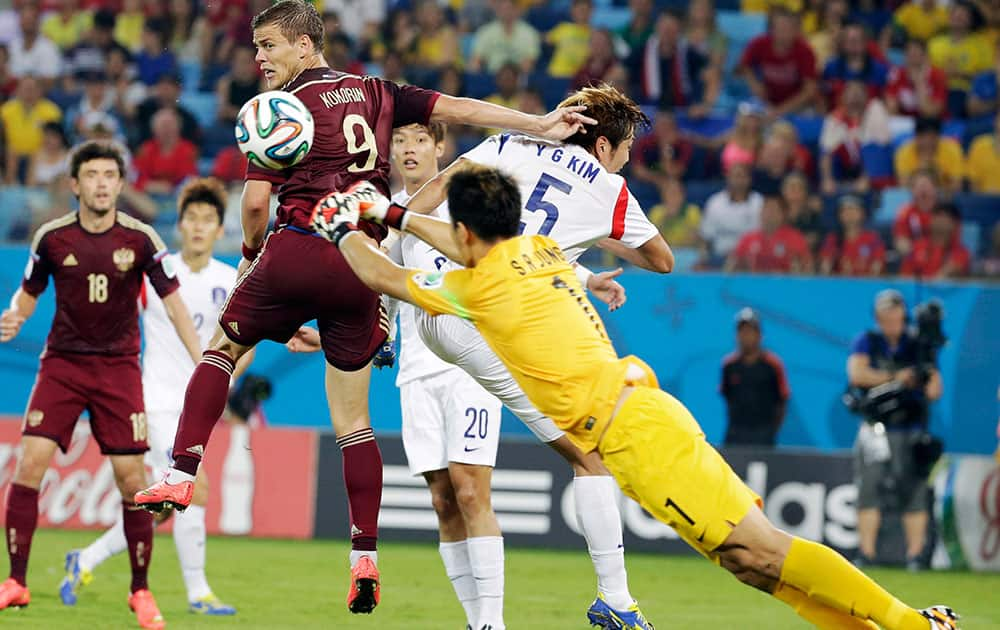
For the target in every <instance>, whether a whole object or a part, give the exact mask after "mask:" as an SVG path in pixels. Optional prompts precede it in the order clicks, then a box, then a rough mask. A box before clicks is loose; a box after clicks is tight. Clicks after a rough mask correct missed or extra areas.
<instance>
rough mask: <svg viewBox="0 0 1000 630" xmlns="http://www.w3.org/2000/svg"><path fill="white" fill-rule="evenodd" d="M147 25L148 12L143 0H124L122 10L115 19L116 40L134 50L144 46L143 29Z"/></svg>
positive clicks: (136, 50)
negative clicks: (143, 8)
mask: <svg viewBox="0 0 1000 630" xmlns="http://www.w3.org/2000/svg"><path fill="white" fill-rule="evenodd" d="M145 27H146V13H145V12H144V11H143V10H142V0H122V10H121V12H120V13H119V14H118V19H117V20H116V21H115V41H116V42H118V43H119V44H120V45H122V46H124V47H125V48H127V49H129V50H130V51H132V52H138V51H139V49H140V48H142V31H143V29H145Z"/></svg>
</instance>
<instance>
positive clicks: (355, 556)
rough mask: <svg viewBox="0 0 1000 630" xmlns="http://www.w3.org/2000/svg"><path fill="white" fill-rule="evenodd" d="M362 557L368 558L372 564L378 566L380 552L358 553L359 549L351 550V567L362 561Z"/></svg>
mask: <svg viewBox="0 0 1000 630" xmlns="http://www.w3.org/2000/svg"><path fill="white" fill-rule="evenodd" d="M361 556H368V557H369V558H371V559H372V564H374V565H375V566H378V552H377V551H358V550H357V549H351V566H352V567H353V566H354V565H356V564H357V563H358V560H360V559H361Z"/></svg>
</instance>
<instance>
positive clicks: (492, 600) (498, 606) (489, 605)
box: [466, 536, 506, 630]
mask: <svg viewBox="0 0 1000 630" xmlns="http://www.w3.org/2000/svg"><path fill="white" fill-rule="evenodd" d="M466 544H467V547H468V550H469V564H470V566H471V567H472V576H473V577H474V578H475V580H476V592H477V593H478V594H479V620H478V621H477V622H476V623H475V624H474V625H473V626H472V627H473V628H476V629H479V628H482V627H483V626H490V627H491V630H504V629H505V627H506V626H504V623H503V537H502V536H477V537H475V538H469V539H468V540H467V541H466Z"/></svg>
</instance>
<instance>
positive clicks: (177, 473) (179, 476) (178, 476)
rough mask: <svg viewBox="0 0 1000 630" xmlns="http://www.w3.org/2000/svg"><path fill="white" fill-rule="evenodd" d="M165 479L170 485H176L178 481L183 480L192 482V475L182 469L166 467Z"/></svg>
mask: <svg viewBox="0 0 1000 630" xmlns="http://www.w3.org/2000/svg"><path fill="white" fill-rule="evenodd" d="M166 480H167V483H169V484H171V485H177V484H179V483H184V482H185V481H190V482H191V483H194V475H189V474H187V473H186V472H184V471H183V470H177V469H176V468H168V469H167V476H166Z"/></svg>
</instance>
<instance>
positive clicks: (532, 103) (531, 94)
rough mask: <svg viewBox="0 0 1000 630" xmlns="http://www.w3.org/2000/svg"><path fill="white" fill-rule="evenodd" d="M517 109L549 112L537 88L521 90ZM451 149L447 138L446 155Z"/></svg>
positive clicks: (536, 112) (531, 111)
mask: <svg viewBox="0 0 1000 630" xmlns="http://www.w3.org/2000/svg"><path fill="white" fill-rule="evenodd" d="M517 103H518V104H517V109H519V110H521V111H522V112H524V113H525V114H535V115H536V116H544V115H545V114H547V113H548V110H547V109H546V108H545V101H544V100H542V94H541V92H539V91H538V90H537V89H535V88H526V89H524V90H521V99H520V100H519V101H518V102H517ZM449 150H450V147H449V140H448V139H446V140H445V155H447V154H448V151H449ZM441 162H442V163H445V160H444V158H442V159H441Z"/></svg>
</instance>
